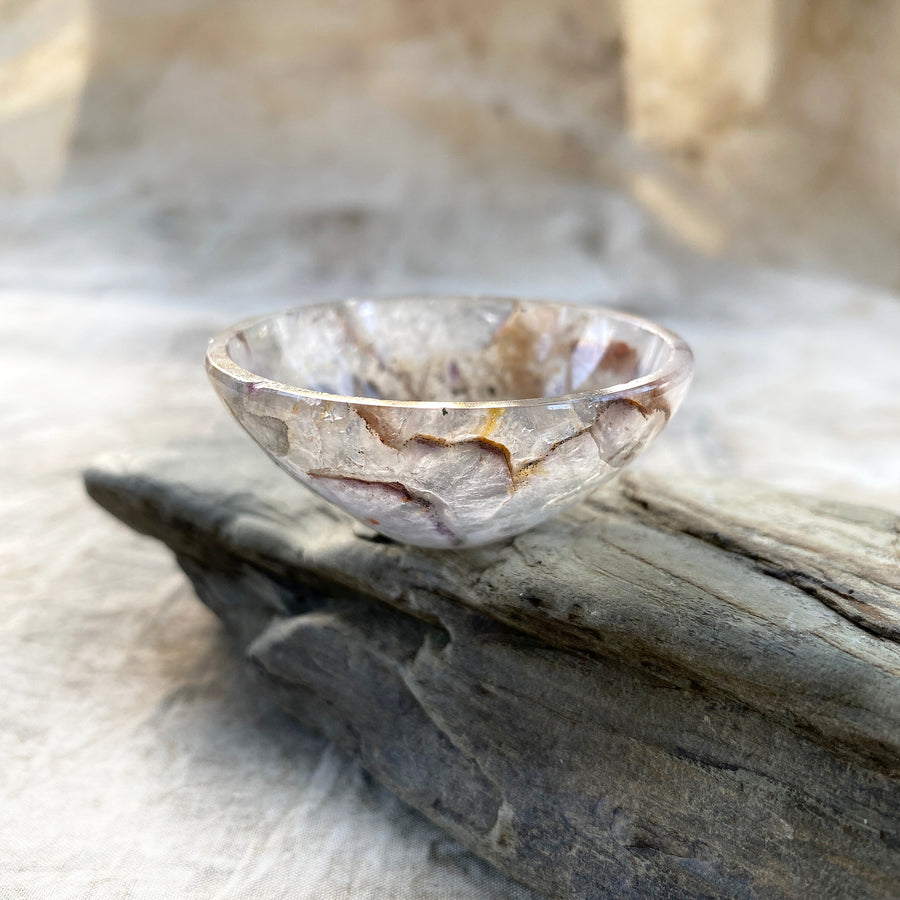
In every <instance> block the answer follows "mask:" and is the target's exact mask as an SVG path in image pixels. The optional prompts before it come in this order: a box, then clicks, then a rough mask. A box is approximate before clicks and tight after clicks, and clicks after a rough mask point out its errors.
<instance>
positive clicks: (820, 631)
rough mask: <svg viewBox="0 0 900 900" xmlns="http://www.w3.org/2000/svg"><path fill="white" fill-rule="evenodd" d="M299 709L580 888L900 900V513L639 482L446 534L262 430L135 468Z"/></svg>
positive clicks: (402, 785) (273, 684)
mask: <svg viewBox="0 0 900 900" xmlns="http://www.w3.org/2000/svg"><path fill="white" fill-rule="evenodd" d="M86 483H87V487H88V491H89V492H90V494H91V496H92V497H93V498H94V499H95V500H97V501H98V502H99V503H100V504H101V505H102V506H104V507H105V508H106V509H108V510H109V511H110V512H112V513H114V514H115V515H116V516H118V517H119V518H120V519H122V520H123V521H125V522H126V523H127V524H129V525H130V526H132V527H133V528H135V529H137V530H138V531H141V532H143V533H145V534H149V535H152V536H153V537H156V538H158V539H160V540H162V541H164V542H165V543H166V544H167V545H168V546H169V547H170V548H171V549H172V550H173V551H174V552H175V554H176V555H177V557H178V560H179V562H180V564H181V566H182V567H183V568H184V570H185V572H186V573H187V574H188V576H189V577H190V579H191V580H192V582H193V583H194V585H195V587H196V590H197V593H198V594H199V595H200V597H201V598H202V600H203V601H204V602H205V603H206V604H207V605H208V606H209V607H210V608H211V609H212V610H213V611H215V612H216V613H217V614H218V615H219V616H220V617H221V618H222V620H223V621H224V622H225V624H226V625H227V626H228V628H229V629H230V630H231V631H232V632H233V634H234V635H235V637H236V639H237V642H238V645H239V646H240V648H241V649H242V650H243V651H244V652H245V653H246V655H247V656H248V657H249V659H250V660H252V663H253V665H254V666H255V667H256V669H257V671H258V672H259V676H260V682H261V684H262V686H263V687H264V688H265V689H266V690H267V691H268V693H269V694H270V695H271V696H272V697H273V698H274V699H275V700H276V701H277V702H278V703H279V704H280V705H281V706H283V707H284V708H285V709H287V710H288V711H289V712H291V713H292V714H294V715H295V716H297V717H299V718H300V719H302V720H304V721H305V722H308V723H309V724H311V725H312V726H314V727H315V728H317V729H319V730H321V731H323V732H324V733H326V734H327V735H329V736H330V737H332V738H333V739H335V740H336V741H338V742H339V743H341V744H343V745H344V746H345V747H347V748H350V749H351V750H352V751H354V752H356V753H358V754H360V756H361V758H362V760H363V762H364V764H365V766H366V767H367V768H368V769H369V770H370V771H371V772H372V773H373V774H374V775H375V776H376V777H377V778H378V779H380V780H381V781H382V782H383V783H384V784H385V785H387V786H388V787H389V788H390V789H391V790H392V791H394V792H395V793H396V794H397V795H398V796H400V797H401V798H402V799H403V800H405V801H406V802H408V803H410V804H411V805H412V806H414V807H416V808H418V809H419V810H421V811H422V812H423V813H424V814H425V815H426V816H428V818H430V819H431V820H433V821H434V822H436V823H438V824H439V825H440V826H442V827H443V828H444V829H446V830H447V831H448V832H449V833H451V834H453V835H454V836H455V837H457V838H458V839H459V840H460V841H462V842H463V843H464V844H465V845H467V846H468V847H470V848H471V849H472V850H473V851H475V852H476V853H478V854H480V855H481V856H483V857H485V858H486V859H488V860H490V861H491V862H492V863H494V864H495V865H496V866H498V867H499V868H500V869H501V870H503V871H504V872H506V873H508V874H509V875H511V876H512V877H513V878H515V879H518V880H520V881H522V882H524V883H526V884H528V885H531V886H533V887H535V888H538V889H540V890H542V891H545V892H546V893H548V894H550V895H551V896H554V897H585V898H586V897H604V896H609V897H634V898H638V897H641V898H643V897H665V898H673V897H684V898H692V900H693V898H698V897H746V898H750V897H797V898H809V897H817V898H823V897H828V898H831V897H834V898H839V897H840V898H862V897H884V898H888V897H897V896H900V573H898V561H900V521H898V519H897V517H895V516H892V515H890V514H888V513H886V512H881V511H878V510H873V509H868V508H859V507H852V506H847V505H843V504H836V503H831V502H826V501H822V500H815V499H810V498H806V497H797V496H793V495H786V494H781V493H775V492H772V491H770V490H766V489H762V488H759V487H756V486H750V485H747V484H734V483H723V484H711V483H706V482H703V483H679V484H676V485H673V484H667V483H660V482H659V481H655V480H652V479H650V478H648V477H647V476H644V475H640V474H639V475H633V476H630V477H627V478H625V479H623V480H622V481H621V482H619V484H618V486H616V487H612V488H610V489H606V490H604V491H602V492H600V493H598V494H596V495H595V496H594V498H592V499H591V500H590V501H589V502H588V503H586V504H584V505H582V506H580V507H578V508H576V509H574V510H572V511H570V512H569V513H567V514H565V515H564V516H563V517H561V518H560V519H558V520H556V521H554V522H551V523H549V524H547V525H544V526H542V527H541V528H539V529H537V530H534V531H532V532H529V533H527V534H524V535H522V536H520V537H518V538H517V539H515V540H512V541H510V542H507V543H505V544H500V545H496V546H493V547H488V548H484V549H480V550H474V551H465V552H447V551H426V550H417V549H412V548H408V547H404V546H400V545H398V544H394V543H391V542H387V541H385V540H384V539H382V538H379V537H377V536H375V535H374V533H370V532H368V531H365V530H363V529H362V528H361V527H360V526H358V525H356V524H354V523H353V522H352V521H351V520H349V519H348V518H346V517H345V516H344V515H343V514H342V513H339V512H337V511H336V510H334V509H332V508H331V507H330V506H328V505H327V504H325V503H324V502H322V501H320V500H318V499H317V498H315V497H314V496H312V495H311V494H308V493H306V492H305V491H304V490H303V489H302V488H301V487H299V486H297V485H295V484H293V483H292V482H291V481H290V480H289V479H288V478H287V477H286V476H285V475H283V474H282V473H281V472H279V471H278V470H276V469H275V467H274V466H272V465H271V464H270V463H268V462H267V461H266V460H265V459H264V457H263V456H262V455H261V454H260V453H259V451H258V450H257V449H255V448H253V447H251V446H249V445H247V444H245V443H243V442H241V443H233V444H232V443H221V444H219V443H210V444H204V445H197V444H196V443H193V444H191V445H188V446H183V447H169V448H163V449H160V450H156V451H148V452H146V453H143V454H137V455H133V456H131V457H120V458H118V459H108V460H106V461H105V462H103V463H101V464H98V465H97V466H96V467H95V468H93V469H92V470H90V471H89V472H88V473H87V474H86Z"/></svg>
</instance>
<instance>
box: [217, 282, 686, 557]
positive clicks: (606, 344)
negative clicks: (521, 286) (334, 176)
mask: <svg viewBox="0 0 900 900" xmlns="http://www.w3.org/2000/svg"><path fill="white" fill-rule="evenodd" d="M206 367H207V372H208V373H209V376H210V378H211V380H212V383H213V386H214V387H215V389H216V392H217V393H218V394H219V396H220V397H221V398H222V400H223V401H224V402H225V404H226V406H227V407H228V409H229V410H230V411H231V412H232V414H233V415H234V417H235V418H236V419H237V421H238V422H239V423H240V424H241V425H242V426H243V427H244V429H246V431H247V432H248V433H249V434H250V435H251V436H252V437H253V438H254V439H255V440H256V441H257V443H258V444H259V445H260V446H261V447H262V448H263V449H264V450H265V451H266V453H268V454H269V455H270V456H271V457H272V458H273V459H274V460H275V462H276V463H277V464H278V465H279V466H281V468H283V469H284V470H285V471H287V472H288V473H290V474H291V475H293V476H294V477H295V478H296V479H298V480H299V481H301V482H302V483H303V484H305V485H306V486H307V487H309V488H311V489H312V490H313V491H315V492H316V493H317V494H319V495H320V496H322V497H324V498H326V499H327V500H330V501H331V502H333V503H335V504H336V505H337V506H339V507H340V508H342V509H344V510H346V511H347V512H348V513H350V514H351V515H353V516H355V517H356V518H357V519H359V520H361V521H362V522H365V523H366V524H367V525H368V526H370V527H371V528H373V529H375V530H376V531H378V532H380V533H381V534H383V535H386V536H387V537H390V538H393V539H396V540H398V541H402V542H404V543H407V544H415V545H418V546H423V547H444V548H458V547H474V546H479V545H482V544H487V543H491V542H493V541H497V540H501V539H503V538H506V537H509V536H511V535H515V534H518V533H520V532H522V531H525V530H527V529H529V528H531V527H533V526H534V525H537V524H538V523H539V522H542V521H544V520H545V519H548V518H550V517H552V516H554V515H557V514H558V513H560V512H561V511H562V510H564V509H566V508H567V507H569V506H571V505H572V504H574V503H576V502H577V501H578V500H580V499H581V498H582V497H584V496H586V495H587V494H588V493H590V492H591V491H592V490H593V489H594V488H596V487H597V486H598V485H599V484H601V483H603V482H604V481H607V480H609V479H610V478H612V477H613V476H614V475H615V474H616V472H617V471H618V470H619V469H621V468H622V467H623V466H625V465H626V464H627V463H629V462H630V461H631V460H633V459H634V458H635V457H636V456H637V455H638V454H639V453H640V452H641V451H642V450H643V449H644V448H645V447H646V446H647V445H648V444H649V443H650V441H651V440H653V438H654V437H656V435H657V434H659V432H660V431H661V430H662V428H663V427H664V426H665V424H666V422H668V420H669V419H670V418H671V417H672V415H673V414H674V412H675V410H676V409H677V408H678V406H679V404H680V403H681V400H682V398H683V397H684V394H685V392H686V390H687V387H688V385H689V383H690V380H691V376H692V373H693V358H692V355H691V351H690V349H689V348H688V346H687V345H686V344H685V343H684V341H683V340H681V338H679V337H678V336H677V335H675V334H673V333H672V332H671V331H668V330H666V329H664V328H661V327H660V326H658V325H655V324H654V323H652V322H649V321H646V320H644V319H640V318H637V317H635V316H630V315H626V314H624V313H619V312H615V311H612V310H607V309H600V308H597V307H590V306H578V305H571V304H569V305H567V304H560V303H550V302H545V301H533V300H514V299H503V298H493V297H491V298H480V297H479V298H456V297H453V298H451V297H429V298H409V297H404V298H385V299H377V300H342V301H337V302H333V303H322V304H317V305H311V306H302V307H298V308H296V309H290V310H286V311H284V312H278V313H274V314H270V315H265V316H261V317H258V318H255V319H252V320H250V321H247V322H243V323H241V324H239V325H236V326H234V327H232V328H229V329H226V330H225V331H223V332H222V333H220V334H219V335H217V336H216V337H214V338H212V339H211V340H210V343H209V349H208V351H207V356H206Z"/></svg>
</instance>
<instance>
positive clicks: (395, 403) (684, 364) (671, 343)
mask: <svg viewBox="0 0 900 900" xmlns="http://www.w3.org/2000/svg"><path fill="white" fill-rule="evenodd" d="M421 300H436V301H441V302H445V303H460V304H462V303H473V304H476V303H484V302H497V301H500V302H504V303H514V304H515V303H528V304H534V305H537V306H543V307H561V308H571V309H584V310H588V311H590V312H591V313H596V314H597V315H599V316H602V317H608V318H611V319H615V320H618V321H621V322H627V323H629V324H631V325H634V326H636V327H638V328H640V329H642V330H644V331H649V332H651V333H652V334H654V335H656V336H657V337H659V338H661V339H662V340H663V341H664V342H665V344H666V345H667V346H668V348H669V354H668V356H667V358H666V360H665V361H664V362H663V363H662V365H660V366H659V367H658V368H656V369H655V370H654V371H652V372H650V373H649V374H647V375H644V376H642V377H640V378H634V379H632V380H631V381H625V382H621V383H618V384H613V385H608V386H607V387H604V388H593V389H589V390H584V391H573V392H571V393H568V394H556V395H552V396H551V395H547V396H543V397H526V398H521V399H518V400H504V399H499V398H498V399H488V400H390V399H385V398H381V397H355V396H352V395H348V394H331V393H328V392H325V391H315V390H312V389H311V388H305V387H301V386H299V385H291V384H285V383H283V382H280V381H275V380H273V379H271V378H266V377H265V376H263V375H259V374H256V373H254V372H251V371H250V370H249V369H245V368H244V367H243V366H241V365H239V364H238V363H236V362H235V361H234V360H233V359H232V358H231V356H230V355H229V354H228V349H227V348H228V342H229V341H230V340H231V339H232V338H233V337H234V336H235V335H236V334H237V333H238V332H240V331H243V330H245V329H247V328H250V327H252V326H254V325H258V324H260V323H262V322H265V321H267V320H270V319H275V318H278V317H279V316H283V315H286V314H288V313H293V312H296V311H298V310H303V311H314V310H316V309H326V308H329V307H338V306H344V305H347V304H351V303H382V302H383V303H389V302H391V303H396V302H397V301H401V302H409V303H413V302H415V301H421ZM693 361H694V354H693V352H692V351H691V348H690V347H689V346H688V344H687V342H686V341H684V339H683V338H681V337H680V336H679V335H677V334H676V333H675V332H674V331H671V330H670V329H668V328H666V327H664V326H662V325H659V324H657V323H656V322H653V321H651V320H650V319H646V318H644V317H642V316H637V315H633V314H632V313H627V312H622V311H621V310H617V309H611V308H609V307H605V306H595V305H594V304H591V303H575V302H572V301H560V300H545V299H541V298H534V297H509V296H503V295H495V294H473V295H461V294H460V295H456V294H452V295H442V294H400V295H383V296H375V297H343V298H341V299H337V300H325V301H319V302H313V303H301V304H295V305H293V306H288V307H284V308H282V309H279V310H274V311H271V312H267V313H262V314H259V315H255V316H251V317H249V318H247V319H243V320H241V321H239V322H236V323H235V324H233V325H230V326H228V327H227V328H224V329H222V330H221V331H219V332H217V333H216V334H215V335H213V336H212V337H211V338H210V339H209V343H208V345H207V350H206V370H207V373H208V375H209V376H210V378H213V379H216V380H219V381H225V382H226V383H227V382H238V383H240V384H242V385H244V386H245V387H246V388H247V389H248V390H249V391H251V392H254V393H255V392H257V391H263V390H266V391H274V392H275V393H278V394H283V395H285V396H289V397H302V398H307V399H310V400H315V401H319V402H321V401H325V402H330V403H343V404H347V405H350V406H373V407H382V408H383V407H391V408H395V409H396V408H400V409H440V410H449V409H497V408H503V409H509V408H515V407H535V406H550V407H552V406H553V405H554V404H561V405H566V406H568V405H571V404H572V403H575V402H578V401H585V400H587V401H590V400H601V399H602V400H609V399H615V398H616V397H618V396H623V395H628V394H633V393H645V392H649V391H653V390H655V389H662V388H668V387H671V386H673V385H676V384H679V383H681V382H684V381H687V380H689V379H691V377H692V376H693Z"/></svg>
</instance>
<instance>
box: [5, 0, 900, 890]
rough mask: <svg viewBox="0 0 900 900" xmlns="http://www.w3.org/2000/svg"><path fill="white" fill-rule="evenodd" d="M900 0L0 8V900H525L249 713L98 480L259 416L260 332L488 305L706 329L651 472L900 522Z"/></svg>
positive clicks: (153, 549) (245, 685) (258, 713)
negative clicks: (323, 308)
mask: <svg viewBox="0 0 900 900" xmlns="http://www.w3.org/2000/svg"><path fill="white" fill-rule="evenodd" d="M898 15H900V8H898V6H897V5H896V4H894V3H892V2H889V0H882V2H878V0H870V2H867V3H859V2H850V0H847V2H838V0H829V2H826V0H781V2H775V0H771V2H768V0H759V2H752V3H751V2H744V0H740V2H724V0H720V2H714V0H690V2H687V0H685V2H679V3H668V2H664V0H657V2H653V0H625V2H622V3H615V2H612V0H604V2H596V3H580V2H577V3H569V4H566V3H562V2H558V0H551V2H543V3H538V2H519V3H515V4H513V3H511V2H499V3H493V4H490V3H483V2H482V3H474V2H471V0H466V2H463V0H446V2H425V3H406V2H399V0H395V2H392V0H373V2H366V3H363V2H354V0H338V2H328V3H326V2H321V3H311V2H293V3H288V2H283V0H261V2H257V3H252V4H251V3H241V4H238V3H226V2H216V3H212V2H177V0H152V2H150V0H143V2H127V3H126V2H124V0H117V2H111V0H98V2H92V3H91V2H86V0H0V23H2V27H0V312H2V318H0V372H2V378H3V380H2V383H3V387H4V403H3V404H0V521H2V523H3V528H2V529H0V603H2V615H0V686H2V687H0V690H2V695H0V701H2V703H0V758H2V759H3V761H4V765H3V767H2V768H0V810H2V815H0V897H4V898H5V897H6V896H10V897H27V898H32V897H34V898H43V897H47V896H53V897H57V896H58V897H79V898H81V897H91V898H95V897H96V898H118V897H135V898H145V897H146V898H163V897H170V896H192V897H218V898H225V897H229V898H244V897H260V898H262V897H265V898H268V897H298V898H336V897H353V898H360V897H364V898H383V897H396V898H401V900H412V898H422V897H427V898H438V897H442V898H446V897H460V898H480V897H526V896H529V895H528V894H527V892H525V891H524V890H523V889H521V888H518V887H517V886H515V885H513V884H512V883H510V882H509V881H508V880H506V879H504V878H502V877H501V876H499V875H498V874H497V873H495V872H494V871H493V870H491V869H489V868H488V867H487V866H485V865H484V864H482V863H480V862H478V861H477V860H475V859H473V858H472V857H471V856H470V855H469V854H467V853H466V852H465V851H463V850H462V849H461V848H460V847H459V846H458V845H456V844H455V843H454V842H452V841H450V840H449V839H447V838H445V837H443V836H442V835H441V834H440V833H438V832H437V831H436V830H435V829H433V828H432V827H431V826H430V825H429V824H428V823H426V822H425V821H424V820H423V819H422V818H421V817H420V816H418V815H417V814H415V813H413V812H411V811H410V810H407V809H405V808H403V807H401V806H400V804H398V803H397V802H396V801H394V800H393V799H392V798H391V797H390V796H389V795H388V794H387V793H386V792H385V791H383V790H382V789H381V788H379V787H378V786H377V785H374V784H372V783H371V782H370V780H368V779H367V778H366V777H365V776H364V775H363V773H361V772H360V771H359V769H358V767H357V766H356V765H355V763H354V761H353V760H352V759H347V758H345V757H343V756H342V755H341V754H340V753H339V752H337V751H336V750H335V749H334V748H333V747H330V746H329V745H327V744H326V743H325V742H322V741H321V740H319V739H318V738H316V737H315V736H314V735H311V734H309V733H306V732H304V731H303V730H302V729H300V728H299V727H298V726H296V725H294V724H293V723H291V722H290V720H288V719H287V718H286V717H285V716H282V715H281V714H279V713H278V712H277V711H275V710H273V709H272V708H270V707H269V706H267V705H266V704H264V703H263V702H262V701H260V700H258V699H257V698H256V697H255V695H254V692H253V690H252V687H251V685H250V684H249V682H248V681H246V680H245V677H244V675H243V673H242V671H241V669H240V667H239V665H238V663H237V660H236V659H235V657H234V656H233V654H232V652H231V650H230V648H229V646H228V644H227V641H226V640H225V639H224V638H223V636H222V634H221V632H220V630H219V628H218V625H217V623H216V622H215V620H214V619H213V618H212V616H210V615H209V614H207V613H206V612H205V611H204V610H203V609H202V607H201V606H200V605H199V603H198V602H197V601H196V600H195V599H194V598H193V596H192V594H191V592H190V590H189V588H188V587H187V586H186V583H185V580H184V578H183V577H182V576H181V575H180V573H179V572H178V571H177V569H176V568H175V566H174V564H173V563H172V562H171V560H170V559H169V558H168V556H167V554H166V553H165V552H164V551H163V550H162V548H160V547H158V546H156V545H154V544H152V543H150V542H148V541H145V540H143V539H141V538H139V537H137V536H134V535H132V534H130V533H129V532H127V531H126V530H125V529H124V528H121V527H120V526H118V525H117V524H116V523H115V522H114V521H112V520H111V519H109V518H108V517H106V516H104V514H102V513H101V512H100V511H99V510H97V509H94V508H93V507H92V506H91V505H90V503H89V502H88V501H87V500H86V498H85V497H84V495H83V492H82V489H81V486H80V483H79V480H78V473H79V471H80V469H81V468H83V467H84V466H85V465H87V464H88V463H89V462H90V461H91V460H92V459H93V458H95V456H96V455H97V454H98V453H100V452H103V451H104V450H106V449H110V448H114V449H120V448H128V447H137V446H144V445H147V444H150V443H153V442H156V441H160V440H167V439H171V438H180V439H189V437H190V436H191V435H194V434H201V433H202V434H207V433H209V432H212V431H215V430H221V431H222V432H223V433H232V429H233V426H232V424H231V423H230V422H229V421H228V420H227V418H226V416H225V414H224V413H223V412H222V411H221V410H220V409H219V407H218V405H217V401H216V400H215V397H214V395H213V394H212V391H211V390H210V389H209V387H208V386H207V384H206V383H205V378H204V375H203V372H202V365H201V360H202V354H203V349H204V344H205V338H206V336H207V335H208V334H209V333H210V332H211V331H212V330H214V329H217V328H219V327H221V326H223V325H225V324H227V323H228V322H230V321H232V320H234V319H237V318H240V317H242V316H244V315H248V314H251V313H253V312H254V311H257V310H260V311H261V310H265V309H268V308H273V307H277V306H282V305H286V304H288V303H294V302H301V301H303V300H306V299H309V298H322V297H329V296H341V295H346V294H351V293H371V294H378V293H387V292H395V291H403V292H409V291H429V292H439V291H457V290H458V291H465V292H474V291H496V292H500V293H520V294H525V295H529V296H541V295H543V296H553V297H560V298H571V299H575V300H579V301H584V302H602V303H606V304H610V305H617V306H623V307H626V308H629V309H632V310H636V311H639V312H644V313H647V314H649V315H652V316H654V317H656V318H659V319H660V320H661V321H663V322H664V323H665V324H667V325H670V326H671V327H674V328H676V329H677V330H679V331H681V332H682V333H683V335H684V336H685V337H686V338H687V339H688V341H689V342H690V343H691V344H692V345H693V347H694V349H695V351H696V355H697V376H696V381H695V384H694V387H693V389H692V391H691V394H690V395H689V397H688V400H687V401H686V403H685V406H684V407H683V410H682V412H681V413H680V414H679V417H678V418H677V419H676V420H675V422H674V423H673V424H672V425H671V426H670V428H669V429H668V430H667V433H666V435H665V436H664V438H663V439H661V440H660V441H659V442H658V444H657V445H656V446H655V447H654V448H653V449H652V450H651V451H650V452H649V453H648V454H647V456H646V458H645V459H643V460H642V461H641V465H645V466H647V467H648V468H652V469H654V470H655V471H657V472H660V473H667V474H669V475H671V477H674V478H685V477H689V476H694V475H721V476H724V477H747V478H756V479H761V480H764V481H767V482H769V483H772V484H775V485H777V486H781V487H785V488H792V489H799V490H811V491H821V492H826V493H828V494H830V495H832V496H835V497H839V498H843V499H849V500H855V501H859V502H868V503H876V504H880V505H883V506H887V507H888V508H891V509H893V510H896V511H900V452H898V448H900V303H898V297H897V294H896V290H897V287H898V284H900V271H898V267H900V262H898V260H900V255H898V254H897V253H896V249H895V248H896V242H897V238H898V217H900V201H898V199H897V198H898V197H900V192H898V187H900V185H898V181H900V177H898V175H900V169H898V163H897V160H898V159H900V156H898V152H897V151H898V149H900V148H898V143H900V79H898V77H897V75H898V73H897V71H896V69H897V66H898V59H900V54H898V53H897V50H898V49H900V27H898V22H897V17H898ZM289 489H291V488H290V486H289V484H287V483H286V490H289Z"/></svg>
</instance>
